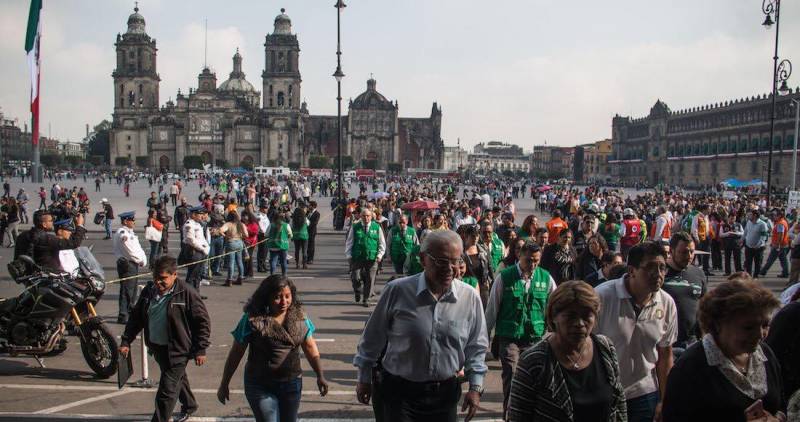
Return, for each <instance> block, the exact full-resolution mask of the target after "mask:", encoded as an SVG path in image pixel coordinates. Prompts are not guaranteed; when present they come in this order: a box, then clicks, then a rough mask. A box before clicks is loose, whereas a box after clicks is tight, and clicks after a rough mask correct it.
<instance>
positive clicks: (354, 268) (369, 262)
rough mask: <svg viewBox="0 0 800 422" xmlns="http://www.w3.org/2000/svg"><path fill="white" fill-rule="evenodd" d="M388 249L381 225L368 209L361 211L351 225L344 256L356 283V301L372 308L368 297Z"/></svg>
mask: <svg viewBox="0 0 800 422" xmlns="http://www.w3.org/2000/svg"><path fill="white" fill-rule="evenodd" d="M385 251H386V240H385V238H384V237H383V229H381V225H380V224H378V223H376V222H374V221H372V211H371V210H370V209H369V208H364V209H362V210H361V219H360V220H358V221H357V222H355V223H353V225H352V226H350V231H349V232H348V233H347V241H346V243H345V252H344V253H345V256H347V261H348V263H349V264H350V280H351V281H352V284H353V292H354V293H355V299H356V303H358V302H361V304H362V306H364V307H365V308H366V307H369V303H368V300H369V297H370V293H371V292H372V285H373V284H374V283H375V275H376V273H377V272H378V263H379V262H380V261H381V259H383V254H384V252H385Z"/></svg>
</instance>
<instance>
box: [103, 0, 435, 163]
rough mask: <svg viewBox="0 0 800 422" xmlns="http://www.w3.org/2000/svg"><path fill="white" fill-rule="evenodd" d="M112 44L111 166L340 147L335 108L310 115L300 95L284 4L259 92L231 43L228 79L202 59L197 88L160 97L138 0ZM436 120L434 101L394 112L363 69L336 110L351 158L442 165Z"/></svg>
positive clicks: (292, 158) (298, 159) (236, 159)
mask: <svg viewBox="0 0 800 422" xmlns="http://www.w3.org/2000/svg"><path fill="white" fill-rule="evenodd" d="M115 46H116V51H117V63H116V69H115V70H114V72H113V73H112V77H113V80H114V113H113V123H112V132H111V143H110V157H111V164H112V165H118V166H124V165H129V166H134V165H136V166H140V167H149V168H152V169H157V170H160V171H172V172H174V171H181V170H183V169H184V158H185V157H188V156H197V157H200V158H201V159H202V162H203V163H204V164H211V165H214V166H220V167H237V166H242V167H245V168H250V167H253V166H259V165H263V166H291V165H296V166H307V165H308V164H309V158H310V157H312V156H328V157H335V156H336V154H337V136H336V126H337V125H336V123H337V122H336V116H319V115H316V116H315V115H311V114H309V111H308V105H307V104H306V103H305V101H301V98H302V97H301V96H300V90H301V82H302V78H301V75H300V66H299V62H300V44H299V42H298V39H297V35H296V34H294V33H292V22H291V20H290V19H289V16H287V15H286V13H285V11H284V9H281V13H280V14H279V15H278V16H277V17H276V18H275V25H274V31H273V33H271V34H267V36H266V40H265V42H264V56H265V61H264V62H265V69H264V71H263V72H262V74H261V79H262V85H261V91H260V92H259V91H257V90H256V88H255V87H254V86H253V84H251V83H250V82H248V81H247V79H246V78H245V74H244V72H242V60H243V57H242V56H241V54H239V51H238V49H237V50H236V52H235V54H234V55H233V69H232V71H231V73H230V74H229V76H228V79H227V80H225V81H224V82H222V83H220V84H218V83H217V75H216V74H215V73H214V72H212V71H211V70H210V69H209V68H208V67H205V68H203V69H202V71H201V72H200V74H199V75H198V77H197V86H196V88H189V91H188V93H182V92H181V91H180V90H178V93H177V95H176V97H175V101H174V102H173V101H172V100H170V101H167V102H166V104H164V105H160V102H159V82H160V81H161V78H160V76H159V74H158V72H157V66H156V57H157V51H158V50H157V48H156V40H155V39H153V38H151V37H150V36H149V35H148V34H147V32H146V31H145V20H144V17H143V16H142V15H141V14H140V13H139V8H138V7H136V8H134V13H133V14H132V15H130V16H129V17H128V30H127V32H125V33H124V34H117V41H116V43H115ZM441 125H442V110H441V107H439V106H438V105H437V104H436V103H435V102H434V103H433V106H432V108H431V111H430V115H429V116H428V117H423V118H405V117H399V108H398V103H397V101H394V102H392V101H390V100H388V99H387V98H386V97H384V96H383V95H382V94H381V93H379V92H378V90H377V82H376V81H375V79H373V78H371V77H370V79H369V80H368V81H367V89H366V91H364V92H363V93H362V94H360V95H358V96H357V97H356V98H355V99H350V101H349V110H348V113H347V115H344V116H342V155H345V156H351V157H352V158H353V164H354V166H355V167H374V168H376V169H387V168H389V167H390V165H393V167H395V168H403V169H406V168H425V169H439V168H441V167H442V160H443V150H444V145H443V142H442V139H441Z"/></svg>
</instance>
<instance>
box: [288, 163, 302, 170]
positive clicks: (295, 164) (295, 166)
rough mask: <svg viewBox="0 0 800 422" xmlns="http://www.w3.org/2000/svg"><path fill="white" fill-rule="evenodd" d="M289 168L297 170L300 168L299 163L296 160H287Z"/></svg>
mask: <svg viewBox="0 0 800 422" xmlns="http://www.w3.org/2000/svg"><path fill="white" fill-rule="evenodd" d="M288 167H289V170H293V171H297V170H300V163H299V162H297V161H289V165H288Z"/></svg>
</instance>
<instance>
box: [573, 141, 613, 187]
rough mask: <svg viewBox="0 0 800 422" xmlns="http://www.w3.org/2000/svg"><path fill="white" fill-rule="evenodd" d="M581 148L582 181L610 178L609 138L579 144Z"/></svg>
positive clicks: (601, 180)
mask: <svg viewBox="0 0 800 422" xmlns="http://www.w3.org/2000/svg"><path fill="white" fill-rule="evenodd" d="M575 148H583V181H585V182H608V181H609V180H610V179H611V166H610V165H609V164H608V160H609V159H610V158H611V139H604V140H602V141H597V142H594V143H591V144H586V145H580V146H578V147H575Z"/></svg>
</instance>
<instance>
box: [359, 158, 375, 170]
mask: <svg viewBox="0 0 800 422" xmlns="http://www.w3.org/2000/svg"><path fill="white" fill-rule="evenodd" d="M376 167H378V160H370V159H369V158H365V159H363V160H361V168H364V169H372V170H375V168H376Z"/></svg>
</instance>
